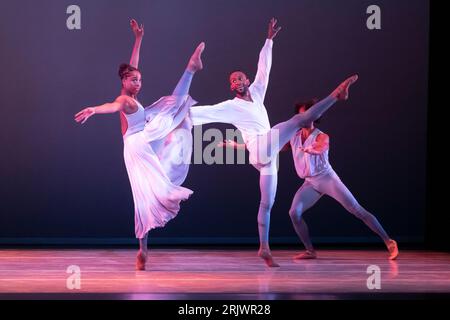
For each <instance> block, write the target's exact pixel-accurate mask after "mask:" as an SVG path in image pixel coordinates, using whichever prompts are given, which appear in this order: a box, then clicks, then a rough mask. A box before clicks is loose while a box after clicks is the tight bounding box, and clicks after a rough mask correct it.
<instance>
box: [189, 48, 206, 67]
mask: <svg viewBox="0 0 450 320" xmlns="http://www.w3.org/2000/svg"><path fill="white" fill-rule="evenodd" d="M203 50H205V43H204V42H202V43H200V44H199V45H198V47H197V49H195V51H194V53H193V54H192V57H191V59H190V60H189V63H188V66H187V70H188V71H190V72H197V71H199V70H202V69H203V62H202V53H203Z"/></svg>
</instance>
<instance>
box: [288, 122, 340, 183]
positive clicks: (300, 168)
mask: <svg viewBox="0 0 450 320" xmlns="http://www.w3.org/2000/svg"><path fill="white" fill-rule="evenodd" d="M321 133H322V132H321V131H320V130H319V129H317V128H315V129H314V130H313V132H311V134H310V135H309V136H308V137H307V138H306V140H304V141H302V137H301V130H299V131H298V132H297V134H296V135H295V136H294V137H292V139H291V147H292V155H293V157H294V164H295V170H296V171H297V174H298V176H299V177H300V178H302V179H304V178H308V177H314V176H318V175H321V174H324V173H327V172H329V171H330V170H332V168H331V165H330V162H329V161H328V150H326V151H324V152H322V153H321V154H318V155H315V154H309V153H306V152H303V151H301V150H300V147H303V148H306V147H310V146H312V145H313V144H314V142H315V141H316V138H317V136H318V135H319V134H321Z"/></svg>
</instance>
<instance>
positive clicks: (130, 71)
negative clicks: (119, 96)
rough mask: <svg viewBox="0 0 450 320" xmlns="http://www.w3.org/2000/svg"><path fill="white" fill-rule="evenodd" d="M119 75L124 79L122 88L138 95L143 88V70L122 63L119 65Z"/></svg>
mask: <svg viewBox="0 0 450 320" xmlns="http://www.w3.org/2000/svg"><path fill="white" fill-rule="evenodd" d="M119 77H120V80H122V88H123V89H124V90H125V91H126V92H127V93H129V94H130V95H137V94H138V92H139V90H141V85H142V79H141V72H140V71H139V70H138V69H137V68H135V67H132V66H130V65H129V64H128V63H122V64H121V65H120V67H119Z"/></svg>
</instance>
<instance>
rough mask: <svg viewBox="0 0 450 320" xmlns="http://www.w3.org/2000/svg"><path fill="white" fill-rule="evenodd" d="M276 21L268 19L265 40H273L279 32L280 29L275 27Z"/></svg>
mask: <svg viewBox="0 0 450 320" xmlns="http://www.w3.org/2000/svg"><path fill="white" fill-rule="evenodd" d="M277 22H278V20H277V19H275V18H272V19H270V22H269V31H268V32H267V39H273V38H275V36H276V35H277V34H278V32H279V31H280V30H281V27H276V24H277Z"/></svg>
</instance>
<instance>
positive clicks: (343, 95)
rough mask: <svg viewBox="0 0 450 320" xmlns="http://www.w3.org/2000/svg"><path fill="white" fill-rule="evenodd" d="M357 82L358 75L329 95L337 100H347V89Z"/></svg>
mask: <svg viewBox="0 0 450 320" xmlns="http://www.w3.org/2000/svg"><path fill="white" fill-rule="evenodd" d="M356 80H358V75H357V74H355V75H353V76H351V77H350V78H348V79H347V80H345V81H344V82H342V83H341V84H340V85H339V86H338V87H337V88H336V89H335V90H334V91H333V93H332V94H331V95H332V96H334V97H335V98H336V99H338V100H347V99H348V89H349V88H350V86H351V85H352V84H353V83H355V82H356Z"/></svg>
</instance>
